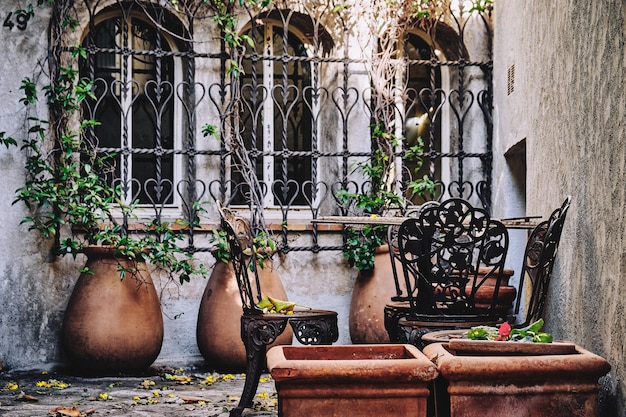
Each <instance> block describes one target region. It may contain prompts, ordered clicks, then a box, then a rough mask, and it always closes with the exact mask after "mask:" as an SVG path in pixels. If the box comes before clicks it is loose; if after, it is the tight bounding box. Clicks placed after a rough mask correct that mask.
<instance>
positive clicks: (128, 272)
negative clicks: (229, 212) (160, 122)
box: [0, 48, 207, 372]
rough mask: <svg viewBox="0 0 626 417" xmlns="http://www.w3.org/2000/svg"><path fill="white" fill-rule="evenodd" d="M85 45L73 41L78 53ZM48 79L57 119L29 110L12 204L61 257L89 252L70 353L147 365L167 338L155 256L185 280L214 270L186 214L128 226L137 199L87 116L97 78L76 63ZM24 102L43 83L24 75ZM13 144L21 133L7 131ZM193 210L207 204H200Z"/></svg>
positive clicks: (87, 361)
mask: <svg viewBox="0 0 626 417" xmlns="http://www.w3.org/2000/svg"><path fill="white" fill-rule="evenodd" d="M81 53H84V51H82V50H81V49H80V48H76V49H75V51H74V54H73V56H74V57H76V56H78V55H79V54H81ZM52 79H53V81H52V83H51V84H50V85H47V86H44V87H43V90H44V91H45V95H46V101H47V104H48V106H49V109H50V120H51V121H47V120H43V119H40V118H35V117H32V118H30V119H29V122H30V128H29V135H28V137H26V138H24V139H23V141H22V145H21V146H20V149H21V151H23V153H24V155H25V156H24V161H25V165H24V171H25V173H26V180H25V183H24V186H22V187H20V188H19V189H18V190H16V198H15V201H14V204H15V203H23V204H25V206H26V208H27V209H28V214H27V215H26V216H25V217H24V218H23V220H22V223H23V224H26V225H28V229H29V230H32V231H35V232H38V233H40V234H41V235H42V236H43V237H44V238H47V239H50V240H51V242H50V243H51V252H52V254H53V255H54V256H64V255H70V256H72V257H73V258H74V259H77V258H78V257H79V255H81V254H85V255H87V263H86V265H85V266H84V267H82V265H81V268H80V277H79V279H78V281H77V283H76V286H75V288H74V291H73V293H72V295H71V297H70V300H69V303H68V307H67V309H66V312H65V315H64V323H63V330H62V340H63V346H64V353H65V354H66V356H67V357H68V358H69V359H70V362H72V364H74V365H75V366H76V368H77V369H80V370H81V371H90V372H92V371H93V372H117V371H120V370H124V371H131V370H135V369H142V368H145V367H147V366H149V365H150V364H151V363H152V362H153V361H154V360H155V359H156V357H157V356H158V354H159V352H160V349H161V344H162V341H163V318H162V314H161V309H160V302H159V298H158V295H157V292H156V290H155V286H154V283H153V281H152V278H151V274H150V270H149V268H148V265H152V266H153V267H155V268H157V269H158V270H159V271H161V272H163V273H165V274H168V275H169V277H171V278H177V279H178V280H179V281H180V283H181V284H182V283H183V282H186V281H189V280H190V279H191V277H193V276H196V275H197V276H204V275H205V274H206V273H207V270H206V268H205V267H204V265H203V264H201V263H199V262H197V260H195V259H194V258H193V256H192V254H190V253H188V252H186V251H185V249H184V248H183V247H182V245H181V244H180V243H181V241H182V240H183V239H184V238H185V228H186V227H187V226H188V225H189V222H197V221H198V219H197V218H194V219H188V220H185V221H183V220H177V221H175V222H172V223H168V222H158V221H154V220H152V221H149V222H148V223H146V224H145V225H144V227H143V229H142V230H136V231H134V232H132V233H131V231H130V230H129V228H128V227H127V222H126V220H124V221H122V222H120V221H119V220H118V217H117V216H116V213H117V214H118V216H121V217H122V219H128V218H136V215H135V214H134V212H135V208H136V207H135V204H129V205H126V204H123V203H122V198H121V193H122V191H121V186H119V185H117V186H114V185H113V184H112V182H110V181H107V179H106V177H107V175H108V174H110V173H111V172H112V168H113V167H112V162H111V161H112V158H111V157H110V156H109V155H106V154H102V153H101V152H99V150H98V146H97V139H96V138H95V137H94V129H93V128H94V126H96V125H97V124H98V122H97V121H96V120H91V119H83V118H82V117H81V116H82V115H81V113H82V112H81V104H82V103H83V101H84V100H86V99H87V98H89V97H92V98H93V93H92V88H93V86H92V84H91V83H89V82H87V81H79V80H78V71H77V70H76V69H75V68H74V67H73V66H72V64H68V65H66V66H60V67H59V68H58V72H57V74H56V76H53V77H52ZM20 89H21V90H22V91H23V93H24V96H23V97H22V98H21V99H20V101H21V102H22V103H23V104H24V105H26V106H31V105H34V104H36V103H37V102H38V100H39V97H38V86H37V85H36V84H35V83H34V82H32V81H31V80H30V79H28V78H26V79H24V80H23V81H22V85H21V87H20ZM0 143H1V144H3V145H5V146H6V147H7V149H9V148H11V147H13V146H17V145H18V141H17V140H15V139H14V138H12V137H9V136H6V135H5V134H4V133H2V134H0ZM194 210H195V213H199V212H200V211H201V207H199V206H198V207H194Z"/></svg>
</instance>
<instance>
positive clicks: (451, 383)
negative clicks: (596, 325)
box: [424, 341, 611, 417]
mask: <svg viewBox="0 0 626 417" xmlns="http://www.w3.org/2000/svg"><path fill="white" fill-rule="evenodd" d="M477 342H478V341H477ZM493 343H496V344H498V343H502V344H506V345H507V346H506V347H507V348H510V347H511V346H508V345H510V344H511V343H514V342H488V343H486V344H485V347H486V348H488V349H485V351H484V353H481V352H480V350H481V349H480V344H478V345H479V348H478V349H476V350H474V351H468V352H461V351H455V350H452V349H451V348H450V345H449V344H448V343H443V344H442V343H434V344H431V345H428V346H426V347H425V348H424V354H425V355H426V356H427V357H429V358H432V359H433V360H434V361H435V362H436V363H437V367H438V369H439V373H440V376H439V378H438V379H437V381H436V383H435V388H434V390H435V393H434V394H435V398H436V399H437V416H438V417H442V416H452V417H471V416H480V417H485V416H507V417H527V416H533V417H582V416H589V417H592V416H593V417H595V416H596V415H597V401H598V392H599V385H598V379H599V378H600V377H601V376H603V375H605V374H606V373H607V372H608V371H609V370H610V369H611V366H610V365H609V363H608V362H607V361H606V360H604V359H603V358H601V357H600V356H597V355H595V354H593V353H591V352H589V351H587V350H585V349H582V348H581V347H579V346H576V345H572V344H570V345H571V346H572V350H571V353H565V354H555V353H554V352H555V351H557V349H555V348H557V347H559V346H556V345H555V346H551V347H550V346H546V349H547V350H548V351H550V350H551V351H552V352H549V353H548V354H542V352H541V349H540V347H541V346H528V348H531V347H532V348H533V349H531V350H528V351H527V352H524V351H523V349H522V351H520V352H514V351H511V349H506V351H504V352H500V353H499V352H498V351H497V349H494V348H493ZM487 345H489V346H487ZM532 345H536V344H532ZM452 346H453V345H452ZM503 347H504V345H503ZM519 347H520V348H523V347H524V346H519ZM503 350H504V349H503Z"/></svg>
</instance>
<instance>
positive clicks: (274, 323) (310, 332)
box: [220, 206, 339, 417]
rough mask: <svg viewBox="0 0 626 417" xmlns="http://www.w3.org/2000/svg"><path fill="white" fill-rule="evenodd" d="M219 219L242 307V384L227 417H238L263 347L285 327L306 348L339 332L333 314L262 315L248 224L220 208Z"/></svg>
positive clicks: (250, 395) (248, 399) (261, 363)
mask: <svg viewBox="0 0 626 417" xmlns="http://www.w3.org/2000/svg"><path fill="white" fill-rule="evenodd" d="M220 215H221V226H222V229H223V230H224V231H225V232H226V236H227V239H228V245H229V248H230V259H231V261H232V264H233V269H234V271H235V277H236V278H237V284H238V286H239V293H240V295H241V301H242V303H243V314H242V316H241V338H242V340H243V342H244V345H245V347H246V360H247V370H246V382H245V385H244V388H243V393H242V394H241V399H240V401H239V404H238V406H237V407H236V408H234V409H233V410H232V411H231V412H230V415H231V416H236V417H239V416H241V414H242V412H243V410H244V409H245V408H247V407H250V406H251V405H252V400H253V399H254V395H255V394H256V390H257V386H258V384H259V378H260V376H261V372H262V371H263V369H264V367H265V354H266V351H267V346H268V345H270V344H272V343H273V342H274V340H275V339H276V338H277V337H278V336H279V335H280V334H281V333H282V332H283V331H284V330H285V328H286V326H287V323H289V324H290V325H291V327H292V328H293V332H294V335H295V336H296V338H297V339H298V341H299V342H300V343H302V344H306V345H322V344H328V345H329V344H332V343H333V342H336V341H337V339H338V337H339V330H338V328H337V313H336V312H334V311H328V310H303V311H300V310H295V311H294V312H293V314H283V313H264V312H263V310H261V309H260V308H259V307H257V305H256V304H257V303H258V302H259V301H260V300H261V298H262V295H261V287H260V283H259V279H258V275H257V265H256V258H255V256H248V255H249V254H251V253H254V248H253V238H252V232H251V228H250V223H249V222H248V220H246V219H243V218H241V217H237V216H236V215H235V214H234V213H233V212H232V211H230V210H229V209H227V208H224V207H221V206H220ZM246 254H248V255H246ZM249 274H254V275H257V276H256V278H257V279H254V280H253V281H254V283H251V280H250V275H249Z"/></svg>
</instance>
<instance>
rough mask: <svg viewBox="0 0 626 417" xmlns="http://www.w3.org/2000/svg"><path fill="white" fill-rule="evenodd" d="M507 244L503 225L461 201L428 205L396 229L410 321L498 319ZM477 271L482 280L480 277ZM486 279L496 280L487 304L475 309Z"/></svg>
mask: <svg viewBox="0 0 626 417" xmlns="http://www.w3.org/2000/svg"><path fill="white" fill-rule="evenodd" d="M508 245H509V237H508V232H507V230H506V228H505V227H504V225H503V224H502V223H500V222H499V221H497V220H493V219H491V218H490V216H489V214H488V213H487V212H486V211H485V210H483V209H480V208H475V207H473V206H471V205H470V204H469V203H468V202H467V201H465V200H462V199H450V200H447V201H444V202H442V203H441V204H439V205H431V206H429V207H426V208H424V210H422V212H421V213H420V215H419V217H418V218H415V219H413V218H411V219H407V220H406V221H404V222H403V223H402V225H401V226H400V228H399V230H398V249H399V254H400V261H401V263H402V274H401V278H402V279H403V280H404V286H405V288H406V290H407V293H406V296H407V298H408V301H409V305H410V315H409V316H410V317H411V319H417V320H424V321H437V322H442V321H443V322H457V321H463V322H467V321H476V322H480V321H483V320H488V319H497V318H498V317H497V314H498V312H497V310H496V308H495V306H496V302H497V297H498V291H499V288H500V282H501V279H502V272H503V270H504V262H505V259H506V254H507V250H508ZM481 267H482V268H481ZM479 268H481V269H482V272H483V273H485V275H481V276H479V274H478V272H479ZM489 278H495V285H494V291H493V297H492V300H491V303H490V304H489V305H488V306H486V307H485V306H484V305H480V306H479V305H477V303H476V302H475V300H474V298H475V295H476V293H477V291H478V289H479V288H481V287H482V286H483V285H484V284H485V282H487V280H488V279H489ZM398 285H399V286H401V285H400V284H398Z"/></svg>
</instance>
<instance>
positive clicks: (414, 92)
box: [405, 34, 441, 204]
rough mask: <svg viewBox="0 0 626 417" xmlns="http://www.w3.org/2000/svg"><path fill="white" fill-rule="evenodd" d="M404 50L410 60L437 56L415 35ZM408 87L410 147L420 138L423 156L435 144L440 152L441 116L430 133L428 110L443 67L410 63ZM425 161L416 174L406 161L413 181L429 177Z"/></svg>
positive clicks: (437, 163)
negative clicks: (422, 145) (425, 176)
mask: <svg viewBox="0 0 626 417" xmlns="http://www.w3.org/2000/svg"><path fill="white" fill-rule="evenodd" d="M405 50H406V55H407V58H408V59H409V60H411V61H417V60H426V61H429V60H431V58H433V57H434V56H435V55H434V52H433V50H432V48H431V46H430V45H429V44H428V43H427V42H426V41H425V40H424V39H422V38H421V37H419V36H417V35H415V34H410V35H409V38H408V42H407V43H406V47H405ZM407 87H408V91H409V94H408V95H409V102H408V103H407V115H406V135H405V136H406V139H407V146H409V147H410V146H414V145H415V144H416V143H417V138H418V137H421V138H422V141H423V143H424V153H426V152H429V150H430V146H431V144H432V145H433V150H435V151H441V127H440V126H441V113H439V115H438V117H436V120H435V129H434V131H431V126H430V119H429V117H428V111H429V110H430V111H431V112H432V110H433V109H432V107H433V97H434V96H433V95H434V94H435V90H436V89H438V88H441V70H440V68H439V67H435V68H432V67H431V66H430V65H428V64H423V63H411V64H410V65H409V79H408V85H407ZM436 105H437V104H436V103H435V106H436ZM431 135H432V136H431ZM422 162H423V165H422V167H421V168H420V169H419V170H418V171H417V172H416V167H417V165H416V163H415V162H411V161H406V162H405V165H406V168H407V169H406V170H405V172H406V173H407V174H410V177H411V178H412V179H413V180H416V179H418V178H422V177H423V176H424V175H428V174H429V165H430V163H431V160H430V159H429V158H428V157H424V158H423V159H422ZM433 162H434V164H435V172H436V174H435V175H436V177H435V178H434V179H435V180H438V179H440V176H441V158H436V159H434V160H433ZM407 179H410V178H405V180H407ZM415 202H416V203H418V204H419V203H420V202H421V199H419V198H418V199H417V200H416V201H415Z"/></svg>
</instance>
